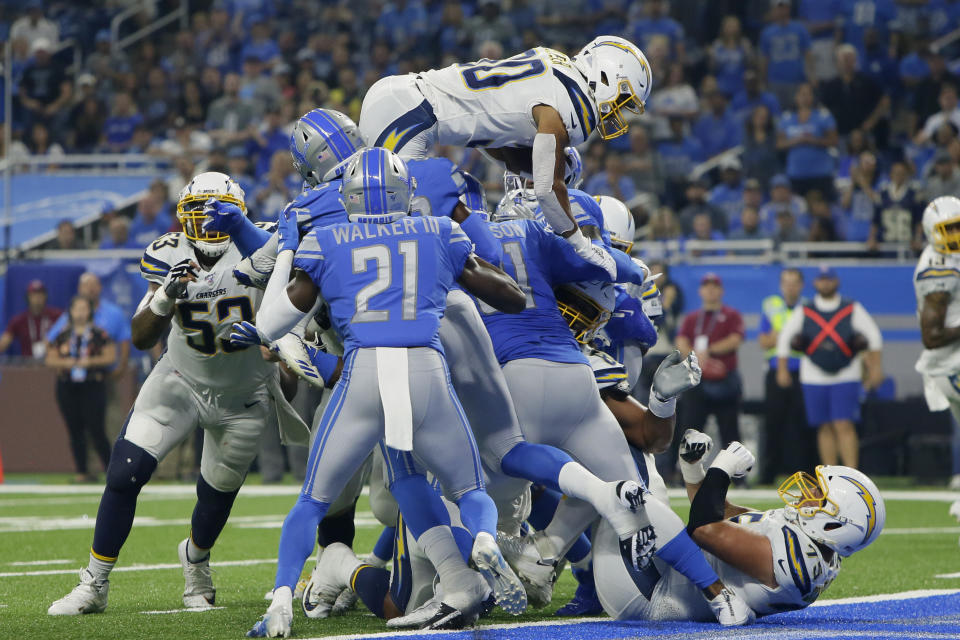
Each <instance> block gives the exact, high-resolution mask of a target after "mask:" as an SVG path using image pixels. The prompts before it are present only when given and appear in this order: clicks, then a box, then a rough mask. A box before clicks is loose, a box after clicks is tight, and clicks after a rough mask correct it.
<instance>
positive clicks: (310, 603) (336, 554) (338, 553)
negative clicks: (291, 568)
mask: <svg viewBox="0 0 960 640" xmlns="http://www.w3.org/2000/svg"><path fill="white" fill-rule="evenodd" d="M347 554H349V555H347ZM349 558H355V556H354V555H353V550H352V549H350V547H348V546H347V545H345V544H343V543H342V542H334V543H333V544H331V545H329V546H327V547H326V548H325V549H324V550H323V554H322V555H321V556H320V561H319V562H317V566H315V567H314V568H313V573H311V574H310V580H309V581H308V582H307V585H306V587H304V589H303V598H302V599H301V603H302V606H303V613H304V614H305V615H306V616H307V617H308V618H327V617H329V616H330V615H331V613H333V608H334V605H335V604H336V602H337V600H338V599H339V597H340V594H341V593H343V591H344V589H346V588H347V586H348V585H346V584H344V583H343V582H342V581H341V580H340V578H339V577H338V575H339V571H337V569H338V567H339V565H340V563H341V561H342V560H344V559H349ZM344 611H345V610H341V611H340V612H339V613H338V615H339V614H342V613H344Z"/></svg>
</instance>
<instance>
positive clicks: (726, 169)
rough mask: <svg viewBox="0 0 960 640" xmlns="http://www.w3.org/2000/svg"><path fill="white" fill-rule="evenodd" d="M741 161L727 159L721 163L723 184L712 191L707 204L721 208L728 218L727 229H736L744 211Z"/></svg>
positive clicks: (731, 158) (732, 158) (733, 158)
mask: <svg viewBox="0 0 960 640" xmlns="http://www.w3.org/2000/svg"><path fill="white" fill-rule="evenodd" d="M740 170H741V166H740V161H739V160H737V158H735V157H725V158H724V159H723V160H721V161H720V176H721V179H722V180H721V182H720V184H718V185H717V186H715V187H714V188H713V189H711V190H710V195H709V196H708V197H707V202H709V203H710V204H712V205H713V206H715V207H718V208H720V210H721V211H723V213H724V215H725V216H726V217H727V228H728V229H734V228H736V227H737V225H738V224H739V222H740V211H741V210H742V209H743V179H742V175H741V172H740Z"/></svg>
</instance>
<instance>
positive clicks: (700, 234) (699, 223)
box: [687, 212, 723, 241]
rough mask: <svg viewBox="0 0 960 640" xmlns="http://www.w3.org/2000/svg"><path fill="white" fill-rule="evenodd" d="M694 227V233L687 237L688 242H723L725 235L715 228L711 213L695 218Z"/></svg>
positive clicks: (700, 214)
mask: <svg viewBox="0 0 960 640" xmlns="http://www.w3.org/2000/svg"><path fill="white" fill-rule="evenodd" d="M692 227H693V232H692V233H691V234H690V235H689V236H687V240H701V241H709V240H723V234H722V233H720V232H719V231H717V230H715V229H714V228H713V225H712V224H711V221H710V214H709V213H706V212H701V213H698V214H697V215H695V216H693V224H692Z"/></svg>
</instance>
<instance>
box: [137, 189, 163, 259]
mask: <svg viewBox="0 0 960 640" xmlns="http://www.w3.org/2000/svg"><path fill="white" fill-rule="evenodd" d="M162 205H163V203H162V202H161V201H159V200H158V199H157V197H156V196H155V195H154V194H152V193H148V194H147V195H145V196H144V197H142V198H140V202H139V203H138V204H137V212H136V213H135V214H134V216H133V222H132V223H131V225H130V238H131V239H132V240H133V242H134V243H135V244H136V245H137V246H139V247H146V246H147V245H148V244H150V243H151V242H153V241H154V240H156V239H157V238H159V237H160V236H162V235H163V234H165V233H166V232H167V231H169V230H170V227H171V226H172V225H173V219H172V218H171V217H170V216H169V215H165V214H163V213H162V212H161V208H162Z"/></svg>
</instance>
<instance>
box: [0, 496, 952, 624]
mask: <svg viewBox="0 0 960 640" xmlns="http://www.w3.org/2000/svg"><path fill="white" fill-rule="evenodd" d="M9 480H10V479H9V478H8V484H7V485H4V486H3V490H2V492H0V549H2V554H0V639H4V640H5V639H7V638H22V637H29V638H43V639H46V638H50V639H57V640H67V639H70V638H77V639H80V638H83V639H88V638H111V639H112V638H117V639H124V640H133V639H136V638H151V639H152V638H183V639H185V640H196V639H198V638H203V639H210V640H212V639H216V638H238V637H242V635H243V633H244V632H245V631H246V630H247V629H249V628H250V626H251V625H252V624H253V623H254V622H255V621H256V620H257V618H258V616H260V615H261V614H262V613H263V611H264V610H265V608H266V604H267V603H266V602H265V601H264V600H263V594H264V592H265V591H267V590H268V589H269V588H270V587H271V586H272V582H273V572H274V566H275V565H274V562H273V560H272V559H273V558H275V557H276V550H277V541H278V539H279V534H280V523H281V521H282V519H283V517H284V515H285V513H286V511H287V509H288V508H289V507H290V506H291V505H292V504H293V502H294V499H295V497H294V495H292V494H291V495H280V496H276V495H273V496H251V495H244V494H243V493H241V495H240V497H239V498H238V499H237V502H236V506H235V507H234V511H233V516H232V518H231V521H230V523H228V524H227V528H226V529H225V531H224V533H223V536H222V537H221V539H220V541H219V543H218V545H217V547H216V549H215V550H214V553H213V567H214V581H215V584H216V585H217V604H218V605H219V606H222V607H224V608H223V609H217V610H214V611H208V612H204V613H194V612H175V613H170V611H171V610H176V609H181V608H182V603H181V600H180V594H181V591H182V589H183V580H182V575H181V572H180V570H179V565H178V560H177V553H176V544H177V543H178V542H179V541H180V540H182V539H183V538H184V537H186V535H187V532H188V529H189V524H188V523H189V518H190V513H191V510H192V507H193V500H192V498H191V497H190V496H189V495H187V494H185V492H183V491H181V492H180V493H179V494H178V495H157V494H155V493H146V494H145V495H143V496H141V501H140V505H139V508H138V511H137V517H138V520H139V522H138V525H139V526H138V525H134V529H133V533H132V534H131V536H130V538H129V539H128V540H127V544H126V546H125V547H124V549H123V553H122V554H121V557H120V562H119V564H118V568H120V567H126V568H130V569H135V565H157V564H163V565H176V566H175V567H173V568H159V569H158V568H153V569H148V568H146V567H145V568H144V569H140V570H131V571H115V572H114V573H113V575H112V576H111V579H110V604H109V607H108V608H107V611H106V613H104V614H102V615H90V616H82V617H67V618H51V617H48V616H47V615H46V609H47V606H48V605H49V604H50V602H52V601H53V600H55V599H57V598H59V597H61V596H63V595H64V594H66V593H67V592H68V591H69V590H70V589H71V588H72V587H73V586H74V584H75V583H76V573H77V570H78V569H79V568H80V567H81V566H84V565H85V564H86V561H87V550H88V549H89V545H90V541H91V537H92V531H93V521H94V518H95V516H96V511H97V504H98V502H99V494H93V493H80V494H65V493H57V491H61V490H63V491H70V490H71V488H70V487H60V488H58V487H52V486H48V487H46V489H48V490H50V491H53V492H52V493H39V494H38V493H16V492H15V491H16V485H15V484H10V483H9ZM13 480H14V481H15V480H16V478H14V479H13ZM251 486H254V485H251ZM882 486H883V485H882V484H881V487H882ZM769 493H770V496H771V497H774V498H775V495H774V493H773V492H772V490H771V491H770V492H769ZM736 501H737V502H740V503H743V504H749V506H757V507H761V508H762V507H771V506H775V503H774V502H772V501H769V500H767V501H764V502H758V501H756V500H755V499H754V500H749V501H748V500H743V499H740V500H736ZM683 502H684V501H680V500H675V501H674V502H673V506H674V507H675V508H676V509H677V510H678V512H680V513H681V515H684V516H685V515H686V508H685V504H684V503H683ZM948 507H949V502H945V501H942V500H941V501H916V500H890V499H888V500H887V524H886V530H885V532H884V534H883V535H881V537H880V538H879V540H878V541H877V542H876V543H875V544H874V545H873V546H872V547H870V548H869V549H867V550H866V551H864V552H862V553H861V554H859V555H857V556H855V557H852V558H850V559H849V560H846V561H844V564H843V570H842V571H841V573H840V577H839V578H838V579H837V580H836V582H834V584H833V586H832V587H831V588H830V590H829V591H828V592H827V593H826V594H825V598H841V597H847V596H860V595H869V594H875V593H893V592H899V591H905V590H910V589H944V588H958V589H960V577H958V578H952V579H942V578H936V577H935V575H936V574H943V573H954V572H960V548H958V546H957V536H958V534H960V527H958V525H957V522H956V521H955V520H954V519H953V518H952V517H951V516H949V515H948V513H947V509H948ZM378 533H379V528H378V527H377V526H375V524H374V522H373V517H372V515H371V514H370V513H369V511H368V508H367V504H366V499H365V498H362V499H361V503H360V505H359V507H358V527H357V543H356V545H355V548H356V549H358V550H359V551H361V552H366V551H368V550H369V549H370V548H371V547H372V545H373V543H374V541H375V539H376V536H377V535H378ZM227 561H249V562H250V564H247V565H245V566H220V567H217V563H218V562H227ZM256 561H260V562H256ZM310 566H312V563H311V565H310ZM25 572H60V573H55V574H52V575H50V574H47V575H16V574H21V573H25ZM573 588H574V582H573V579H572V577H571V576H570V574H569V572H565V575H564V576H563V577H562V579H561V581H560V583H559V586H558V589H557V591H556V594H555V597H554V602H553V605H552V606H551V607H550V608H548V609H545V610H542V611H538V612H532V613H527V614H526V615H524V616H523V617H522V618H521V619H522V620H537V619H543V618H546V617H549V616H550V615H551V614H552V613H553V610H554V609H556V608H557V607H559V606H561V605H563V604H564V603H565V602H566V601H567V599H568V598H569V597H570V595H571V594H572V591H573ZM147 611H159V612H165V613H153V614H147V613H144V612H147ZM489 621H490V622H514V621H518V619H516V618H513V617H512V616H509V615H506V614H503V613H502V612H496V613H495V614H494V615H493V616H492V617H491V618H490V619H489ZM385 630H386V629H385V627H384V625H383V623H382V622H381V621H379V620H377V619H375V618H374V617H372V615H370V614H369V613H367V612H366V611H365V610H364V609H363V607H362V606H360V607H359V608H358V609H356V610H355V611H353V612H352V613H351V614H350V615H348V616H346V617H342V618H332V619H329V620H307V619H306V618H304V617H303V615H302V613H300V612H299V611H298V612H297V617H296V618H295V620H294V633H295V635H297V636H299V637H316V636H325V635H337V634H349V633H363V632H378V631H380V632H382V631H385Z"/></svg>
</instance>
